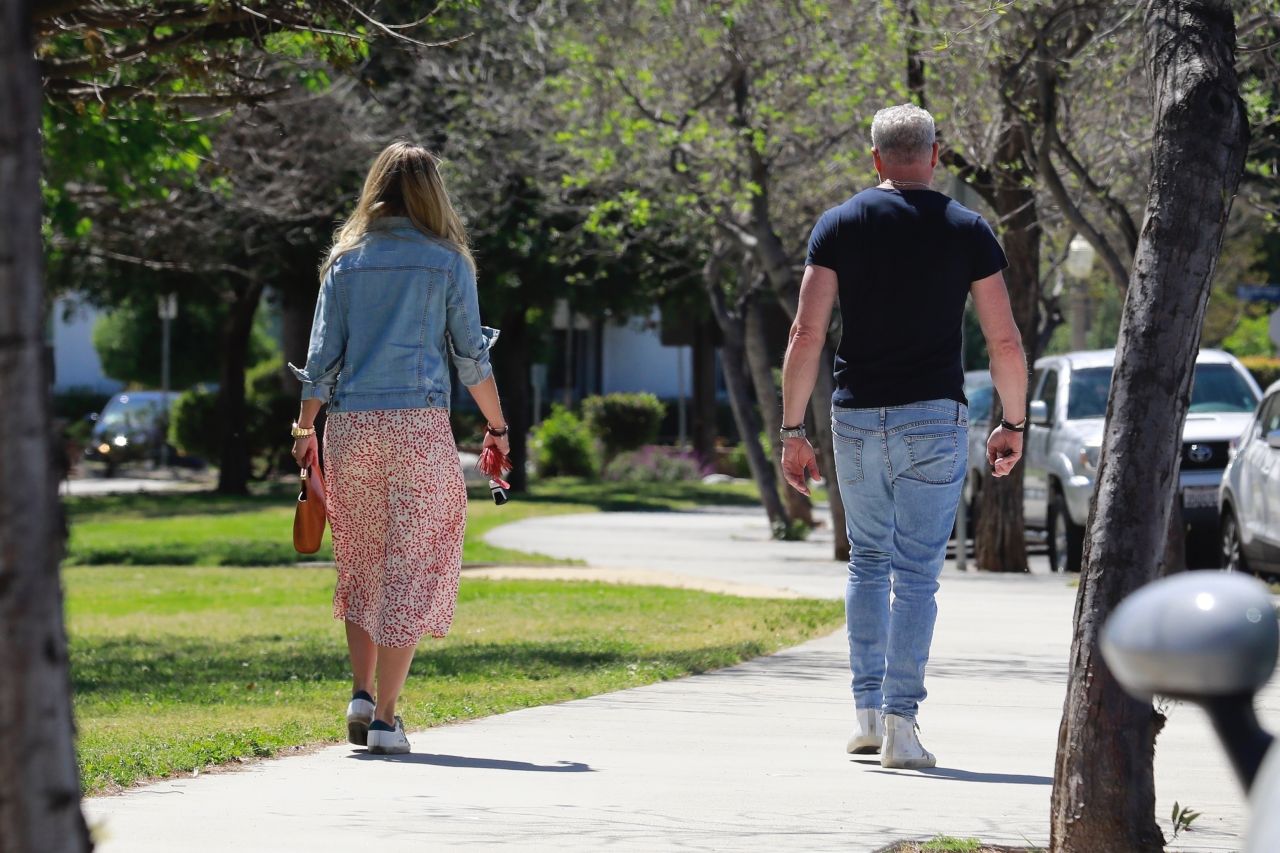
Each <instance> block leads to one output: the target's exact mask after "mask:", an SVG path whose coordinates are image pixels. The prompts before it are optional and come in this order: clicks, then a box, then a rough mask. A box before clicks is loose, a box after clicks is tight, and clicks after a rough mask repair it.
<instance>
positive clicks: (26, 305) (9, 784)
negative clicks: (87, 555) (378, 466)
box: [0, 0, 93, 853]
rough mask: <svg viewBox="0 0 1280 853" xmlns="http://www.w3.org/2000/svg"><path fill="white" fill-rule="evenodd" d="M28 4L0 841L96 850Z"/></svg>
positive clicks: (4, 118) (2, 646) (7, 173)
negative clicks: (55, 392)
mask: <svg viewBox="0 0 1280 853" xmlns="http://www.w3.org/2000/svg"><path fill="white" fill-rule="evenodd" d="M30 13H31V9H30V4H29V3H27V2H20V0H5V2H0V69H3V71H2V72H0V198H3V199H4V200H5V203H4V204H3V205H0V395H2V397H3V399H4V400H5V405H3V406H0V435H2V436H4V440H3V441H0V483H3V484H4V485H3V487H0V671H3V672H4V673H5V679H6V681H5V685H4V689H3V690H0V849H3V850H4V851H6V853H8V851H15V853H71V851H86V850H91V849H93V844H92V842H90V840H89V832H88V828H87V827H86V826H85V821H84V817H83V815H82V814H81V813H80V776H79V772H78V770H77V768H76V755H75V735H74V725H73V723H72V718H71V684H70V679H69V676H68V669H67V638H66V630H65V628H64V627H63V621H62V590H61V587H60V586H59V584H58V561H59V560H60V559H61V557H62V541H63V537H64V535H65V533H66V528H65V526H64V522H63V518H62V512H61V508H60V506H59V503H58V484H57V476H56V474H55V468H54V458H55V453H56V452H57V448H56V447H55V446H54V442H53V441H52V434H53V433H52V426H51V423H50V410H51V402H50V399H49V386H50V379H51V376H50V367H51V364H52V359H51V358H50V357H49V356H48V352H47V349H46V346H45V331H44V330H45V300H44V290H43V287H42V286H41V281H40V261H41V245H40V185H39V175H40V168H41V167H40V140H39V136H38V128H39V127H40V81H39V77H38V76H37V73H36V66H35V48H34V47H33V46H32V43H31V27H30Z"/></svg>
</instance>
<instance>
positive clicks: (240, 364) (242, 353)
mask: <svg viewBox="0 0 1280 853" xmlns="http://www.w3.org/2000/svg"><path fill="white" fill-rule="evenodd" d="M261 298H262V284H261V283H260V282H256V281H255V282H250V283H248V284H244V285H240V286H238V287H237V288H236V295H235V299H234V301H232V303H231V306H230V309H229V310H228V311H227V319H226V321H225V322H224V323H223V324H222V375H221V379H220V383H221V384H220V386H219V388H218V412H219V416H220V419H221V421H222V452H221V454H220V458H219V464H220V466H221V467H220V468H219V470H218V491H219V492H220V493H221V494H224V495H247V494H249V474H250V462H251V460H250V458H249V450H250V448H249V431H248V430H247V429H246V423H245V421H246V419H247V411H246V406H245V394H244V375H245V371H246V370H247V368H248V361H249V337H250V335H251V334H252V332H253V315H254V314H256V313H257V311H258V302H259V301H260V300H261ZM281 435H284V433H283V432H282V433H281Z"/></svg>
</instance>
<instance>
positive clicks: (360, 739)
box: [347, 699, 374, 746]
mask: <svg viewBox="0 0 1280 853" xmlns="http://www.w3.org/2000/svg"><path fill="white" fill-rule="evenodd" d="M373 710H374V704H373V703H372V702H370V701H369V700H368V699H352V700H351V704H350V705H348V706H347V740H348V741H350V742H351V743H354V744H357V745H359V746H364V745H365V744H366V743H368V742H369V724H370V723H372V722H373Z"/></svg>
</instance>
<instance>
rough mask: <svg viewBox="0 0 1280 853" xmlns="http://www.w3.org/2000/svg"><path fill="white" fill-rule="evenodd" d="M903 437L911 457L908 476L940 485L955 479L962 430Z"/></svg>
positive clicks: (908, 454) (906, 474)
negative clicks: (960, 431)
mask: <svg viewBox="0 0 1280 853" xmlns="http://www.w3.org/2000/svg"><path fill="white" fill-rule="evenodd" d="M904 438H905V440H906V443H907V456H908V457H909V458H910V460H911V467H910V468H908V469H907V471H906V473H905V476H907V477H909V478H911V479H913V480H919V481H921V482H923V483H932V484H934V485H938V486H943V485H947V484H949V483H953V482H955V479H956V473H957V470H958V469H959V467H960V465H959V462H960V436H959V430H954V429H953V430H949V431H947V432H944V433H935V434H931V435H908V436H905V437H904Z"/></svg>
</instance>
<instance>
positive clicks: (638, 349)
mask: <svg viewBox="0 0 1280 853" xmlns="http://www.w3.org/2000/svg"><path fill="white" fill-rule="evenodd" d="M660 316H661V315H660V314H659V312H658V311H656V310H655V311H654V312H653V314H652V315H650V316H649V317H648V318H647V319H646V318H642V317H638V318H633V319H632V320H631V321H629V322H628V323H626V324H621V325H620V324H617V323H609V324H607V325H606V326H605V327H604V341H603V345H602V351H603V352H602V359H601V360H602V361H603V362H604V364H603V375H602V376H601V386H602V387H603V389H604V393H606V394H613V393H618V392H631V391H648V392H650V393H652V394H655V395H657V396H658V397H662V398H666V399H673V398H675V397H679V396H680V393H681V382H680V376H681V370H683V374H684V389H683V390H684V395H685V396H689V395H690V394H692V393H693V389H692V383H693V372H692V369H693V368H692V365H693V354H692V351H691V348H690V347H664V346H663V345H662V339H661V336H660V333H659V327H658V323H659V319H660Z"/></svg>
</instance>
